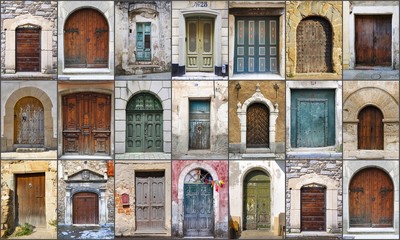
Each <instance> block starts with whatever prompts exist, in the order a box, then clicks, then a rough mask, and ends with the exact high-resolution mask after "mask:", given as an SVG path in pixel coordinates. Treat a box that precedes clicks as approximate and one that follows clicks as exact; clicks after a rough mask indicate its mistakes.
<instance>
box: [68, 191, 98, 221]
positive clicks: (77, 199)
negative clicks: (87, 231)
mask: <svg viewBox="0 0 400 240" xmlns="http://www.w3.org/2000/svg"><path fill="white" fill-rule="evenodd" d="M72 215H73V216H72V217H73V224H99V197H98V196H97V194H95V193H90V192H80V193H76V194H74V197H73V213H72Z"/></svg>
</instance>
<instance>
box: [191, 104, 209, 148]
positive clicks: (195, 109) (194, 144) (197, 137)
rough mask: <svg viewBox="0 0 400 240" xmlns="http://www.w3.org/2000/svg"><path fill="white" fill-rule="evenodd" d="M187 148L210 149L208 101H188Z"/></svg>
mask: <svg viewBox="0 0 400 240" xmlns="http://www.w3.org/2000/svg"><path fill="white" fill-rule="evenodd" d="M189 149H210V101H205V100H190V101H189Z"/></svg>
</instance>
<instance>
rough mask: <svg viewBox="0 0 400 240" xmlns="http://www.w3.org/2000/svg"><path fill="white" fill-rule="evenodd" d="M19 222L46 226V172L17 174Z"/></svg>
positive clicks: (16, 200) (16, 203)
mask: <svg viewBox="0 0 400 240" xmlns="http://www.w3.org/2000/svg"><path fill="white" fill-rule="evenodd" d="M15 182H16V196H15V198H16V199H15V207H16V215H17V216H16V219H17V222H16V223H17V224H20V225H23V224H25V223H29V224H31V225H33V226H35V227H45V226H46V207H45V198H46V194H45V174H44V173H31V174H16V175H15Z"/></svg>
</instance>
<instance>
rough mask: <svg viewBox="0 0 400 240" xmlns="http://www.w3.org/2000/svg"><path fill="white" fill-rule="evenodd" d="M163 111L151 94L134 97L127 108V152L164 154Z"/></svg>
mask: <svg viewBox="0 0 400 240" xmlns="http://www.w3.org/2000/svg"><path fill="white" fill-rule="evenodd" d="M162 150H163V109H162V104H161V102H160V101H159V100H158V99H157V98H156V97H155V96H154V95H153V94H150V93H139V94H137V95H135V96H133V97H132V98H131V99H130V100H129V102H128V104H127V107H126V151H127V152H162Z"/></svg>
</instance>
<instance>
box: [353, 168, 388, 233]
mask: <svg viewBox="0 0 400 240" xmlns="http://www.w3.org/2000/svg"><path fill="white" fill-rule="evenodd" d="M393 201H394V187H393V181H392V179H391V177H390V176H389V175H388V174H387V173H386V172H384V171H383V170H381V169H379V168H374V167H371V168H366V169H363V170H361V171H359V172H358V173H356V174H355V175H354V176H353V178H352V179H351V181H350V187H349V214H350V227H368V228H379V227H393V215H394V209H393V208H394V204H393Z"/></svg>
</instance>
